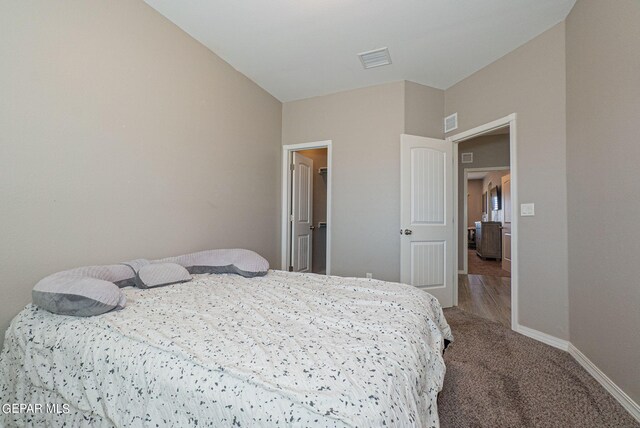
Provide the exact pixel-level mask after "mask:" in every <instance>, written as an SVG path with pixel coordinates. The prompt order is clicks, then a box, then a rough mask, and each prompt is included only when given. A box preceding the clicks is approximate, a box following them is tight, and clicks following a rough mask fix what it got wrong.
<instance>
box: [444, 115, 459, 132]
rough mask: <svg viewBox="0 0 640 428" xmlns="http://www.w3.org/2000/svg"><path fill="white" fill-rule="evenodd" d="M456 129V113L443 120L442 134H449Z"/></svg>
mask: <svg viewBox="0 0 640 428" xmlns="http://www.w3.org/2000/svg"><path fill="white" fill-rule="evenodd" d="M454 129H458V113H453V114H452V115H449V116H447V117H445V118H444V132H445V133H446V132H450V131H453V130H454Z"/></svg>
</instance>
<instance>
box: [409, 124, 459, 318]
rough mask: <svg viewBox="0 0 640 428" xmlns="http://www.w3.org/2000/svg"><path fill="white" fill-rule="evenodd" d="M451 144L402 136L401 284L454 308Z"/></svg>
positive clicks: (431, 139)
mask: <svg viewBox="0 0 640 428" xmlns="http://www.w3.org/2000/svg"><path fill="white" fill-rule="evenodd" d="M452 155H453V145H452V144H451V143H448V142H446V141H444V140H437V139H433V138H424V137H417V136H413V135H402V136H401V156H400V159H401V165H400V170H401V172H400V174H401V189H400V191H401V206H400V217H401V224H400V226H401V233H402V237H401V244H400V258H401V271H400V272H401V273H400V280H401V281H402V282H404V283H406V284H411V285H414V286H416V287H419V288H424V289H425V291H428V292H429V293H431V294H433V295H434V296H435V297H436V298H437V299H438V300H439V301H440V303H441V304H442V306H444V307H448V306H451V305H452V304H453V277H454V274H453V231H454V229H453V159H452Z"/></svg>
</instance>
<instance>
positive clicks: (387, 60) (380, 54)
mask: <svg viewBox="0 0 640 428" xmlns="http://www.w3.org/2000/svg"><path fill="white" fill-rule="evenodd" d="M358 56H359V57H360V61H362V66H363V67H364V68H375V67H380V66H383V65H389V64H391V56H389V49H387V48H380V49H374V50H372V51H368V52H362V53H359V54H358Z"/></svg>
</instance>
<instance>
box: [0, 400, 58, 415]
mask: <svg viewBox="0 0 640 428" xmlns="http://www.w3.org/2000/svg"><path fill="white" fill-rule="evenodd" d="M69 412H70V409H69V405H68V404H66V403H64V404H59V403H46V404H42V403H5V404H3V405H2V413H4V414H5V415H8V414H11V415H17V414H22V413H30V414H39V413H50V414H56V415H66V414H67V413H69Z"/></svg>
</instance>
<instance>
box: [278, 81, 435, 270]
mask: <svg viewBox="0 0 640 428" xmlns="http://www.w3.org/2000/svg"><path fill="white" fill-rule="evenodd" d="M420 86H421V85H418V86H413V85H410V88H409V89H406V88H405V82H396V83H389V84H384V85H379V86H373V87H369V88H364V89H356V90H353V91H345V92H340V93H337V94H332V95H326V96H322V97H315V98H309V99H306V100H300V101H293V102H288V103H285V104H284V106H283V112H282V124H283V125H282V142H283V144H297V143H305V142H311V141H320V140H332V141H333V153H332V154H333V171H332V174H333V175H332V179H333V188H332V191H333V201H332V207H333V212H332V221H333V225H332V236H331V239H332V248H331V257H332V258H331V273H332V274H335V275H345V276H360V277H363V276H364V275H365V273H366V272H371V273H373V277H374V278H378V279H383V280H389V281H399V280H400V234H399V233H398V231H399V227H400V134H402V133H403V132H405V95H406V92H407V91H408V92H410V93H411V95H410V97H413V98H412V100H413V101H412V103H411V107H410V109H413V108H415V109H420V111H422V112H429V111H431V112H434V113H432V114H433V116H424V117H422V115H421V113H415V117H422V119H421V120H419V122H421V123H420V124H416V125H415V126H416V128H418V127H420V129H421V130H420V129H415V131H416V132H418V131H420V132H424V133H430V132H434V133H435V134H434V135H427V136H431V137H439V138H441V137H442V134H441V133H440V134H438V133H437V130H438V129H440V128H439V127H440V125H441V123H442V104H441V101H442V98H441V96H440V94H441V91H435V94H436V96H435V97H433V99H431V98H430V96H431V95H432V94H433V93H434V92H432V91H430V90H428V89H427V90H424V89H423V88H421V87H420ZM414 92H415V93H414ZM422 97H425V99H421V98H422ZM438 106H439V109H440V110H439V111H440V113H439V114H437V113H435V112H437V111H438ZM425 114H426V113H425ZM440 132H441V131H440Z"/></svg>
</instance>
